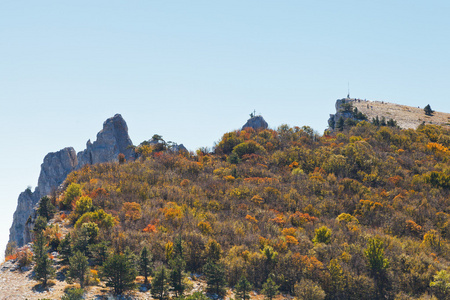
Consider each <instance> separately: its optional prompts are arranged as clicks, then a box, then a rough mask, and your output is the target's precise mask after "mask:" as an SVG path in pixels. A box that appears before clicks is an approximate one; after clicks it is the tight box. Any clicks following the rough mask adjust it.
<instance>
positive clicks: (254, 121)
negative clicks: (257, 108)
mask: <svg viewBox="0 0 450 300" xmlns="http://www.w3.org/2000/svg"><path fill="white" fill-rule="evenodd" d="M246 127H251V128H253V129H260V128H262V129H266V128H267V127H269V125H268V124H267V122H266V121H265V120H264V118H263V117H262V116H255V117H252V118H250V119H248V120H247V123H245V125H244V126H242V130H244V129H245V128H246Z"/></svg>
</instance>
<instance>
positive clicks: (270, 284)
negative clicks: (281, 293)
mask: <svg viewBox="0 0 450 300" xmlns="http://www.w3.org/2000/svg"><path fill="white" fill-rule="evenodd" d="M274 279H275V276H274V275H273V274H270V275H269V278H268V279H267V280H266V282H264V283H263V285H262V291H261V292H262V294H263V295H265V296H266V297H265V299H266V300H272V299H273V298H274V297H275V296H276V295H278V289H279V288H280V286H279V285H277V284H276V282H275V280H274Z"/></svg>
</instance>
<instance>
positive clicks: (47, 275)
mask: <svg viewBox="0 0 450 300" xmlns="http://www.w3.org/2000/svg"><path fill="white" fill-rule="evenodd" d="M33 250H34V262H35V266H34V269H33V270H34V278H35V279H36V280H40V281H42V286H43V287H46V286H47V283H48V280H49V279H51V278H53V276H54V274H55V269H54V268H53V263H52V261H51V260H50V258H49V256H48V250H49V247H48V246H47V245H46V240H45V238H44V236H43V235H42V234H38V236H37V238H36V240H35V242H34V246H33Z"/></svg>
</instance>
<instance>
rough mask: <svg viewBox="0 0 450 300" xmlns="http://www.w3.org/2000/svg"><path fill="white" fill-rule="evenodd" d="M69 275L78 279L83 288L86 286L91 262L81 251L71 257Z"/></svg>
mask: <svg viewBox="0 0 450 300" xmlns="http://www.w3.org/2000/svg"><path fill="white" fill-rule="evenodd" d="M69 265H70V267H69V277H71V278H73V279H77V280H78V281H79V282H80V286H81V288H84V283H85V281H86V278H87V275H88V274H89V264H88V260H87V258H86V256H84V254H83V253H81V252H80V251H77V252H75V255H74V256H72V257H71V258H70V259H69Z"/></svg>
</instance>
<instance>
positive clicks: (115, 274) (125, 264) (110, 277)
mask: <svg viewBox="0 0 450 300" xmlns="http://www.w3.org/2000/svg"><path fill="white" fill-rule="evenodd" d="M101 275H102V277H104V278H105V280H106V286H109V287H112V288H113V289H114V294H116V295H119V294H122V293H123V292H124V291H126V290H129V289H132V288H134V286H135V285H134V280H135V279H136V269H135V268H134V265H133V264H131V263H130V260H129V259H128V257H127V256H126V255H125V254H113V255H112V256H110V257H109V258H108V259H107V260H106V262H105V263H104V264H103V267H102V268H101Z"/></svg>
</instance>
